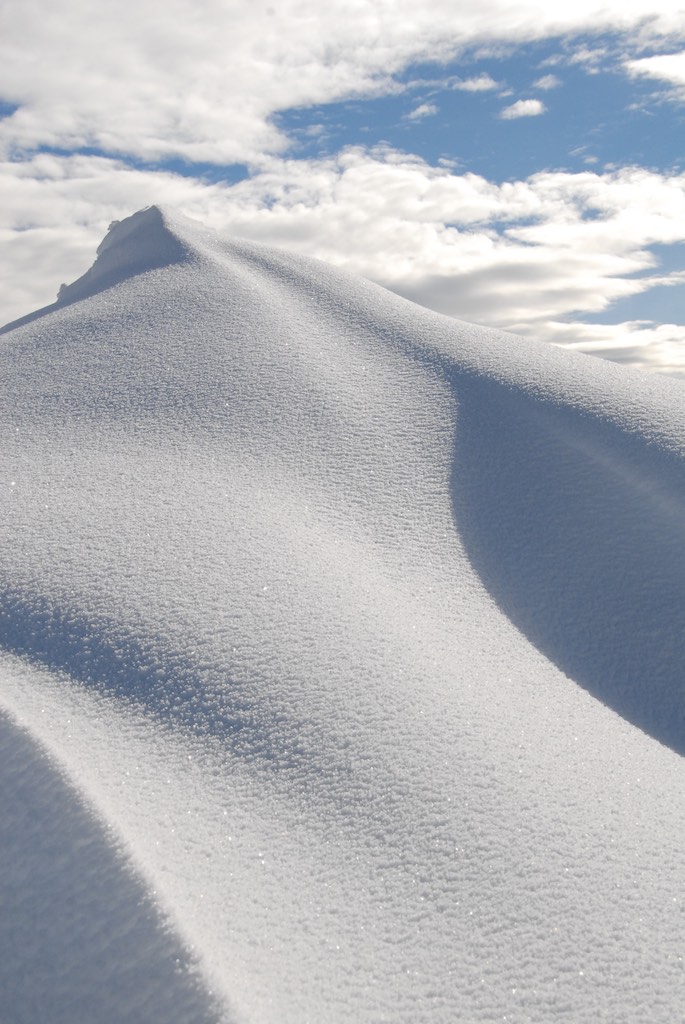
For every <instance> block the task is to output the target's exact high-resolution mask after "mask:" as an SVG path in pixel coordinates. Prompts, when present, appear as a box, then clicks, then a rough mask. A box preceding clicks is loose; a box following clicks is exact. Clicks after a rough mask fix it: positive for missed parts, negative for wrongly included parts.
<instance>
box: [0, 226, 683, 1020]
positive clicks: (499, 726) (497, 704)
mask: <svg viewBox="0 0 685 1024" xmlns="http://www.w3.org/2000/svg"><path fill="white" fill-rule="evenodd" d="M0 362H1V365H2V378H1V379H2V388H3V394H2V403H1V405H0V417H1V420H2V437H3V444H2V449H1V450H0V466H1V467H2V477H1V480H2V488H3V502H2V516H3V524H2V525H3V528H2V532H1V533H0V643H1V644H2V647H3V649H4V654H2V656H1V657H0V679H1V685H0V697H1V700H0V704H1V705H2V707H3V708H4V710H5V712H6V713H7V714H8V716H9V718H8V719H7V723H8V724H7V733H6V735H7V740H6V742H5V743H4V749H3V766H4V767H3V769H2V771H3V786H4V787H6V792H8V793H9V794H10V799H8V801H7V809H6V810H5V811H4V813H3V815H2V819H1V820H2V825H1V826H0V829H1V833H0V847H1V849H2V857H3V864H5V865H6V864H10V863H12V864H14V863H16V861H17V857H18V855H19V854H18V851H19V850H21V849H24V848H26V849H27V851H29V852H30V854H31V856H30V857H27V858H26V861H25V863H24V864H23V865H22V866H21V870H19V869H17V870H16V871H15V869H9V868H7V867H6V866H3V868H2V878H3V882H4V883H5V888H6V891H7V892H16V894H17V895H16V897H14V896H13V897H12V899H11V901H10V903H9V907H10V913H9V914H5V913H4V912H3V915H2V917H1V918H0V950H2V953H3V957H2V959H3V978H4V977H7V978H8V979H15V980H14V981H13V982H12V984H11V985H9V986H8V987H7V988H4V986H0V987H3V990H4V991H5V992H7V993H9V995H5V996H4V1000H5V1004H6V1005H4V1006H3V1007H2V1010H1V1011H0V1018H1V1019H2V1020H3V1021H4V1020H5V1019H7V1020H8V1021H10V1022H12V1024H15V1022H19V1021H22V1022H23V1021H24V1020H29V1019H33V1020H41V1021H47V1022H51V1021H55V1022H57V1021H60V1022H61V1021H62V1020H65V1021H66V1020H67V1019H68V1020H71V1021H77V1020H84V1021H86V1020H88V1021H91V1020H96V1019H97V1020H103V1021H106V1022H109V1021H110V1020H111V1021H114V1020H118V1019H122V1020H123V1019H127V1020H128V1019H130V1020H141V1021H142V1020H150V1021H158V1020H161V1019H164V1020H168V1021H170V1022H172V1024H176V1022H179V1024H180V1022H181V1021H188V1022H190V1021H192V1022H195V1021H204V1020H207V1021H210V1020H212V1021H214V1020H219V1019H221V1020H224V1021H241V1022H242V1021H245V1022H250V1024H251V1022H259V1024H267V1022H268V1024H281V1022H285V1024H295V1022H296V1024H303V1022H307V1021H311V1022H317V1024H318V1022H321V1021H325V1022H327V1024H328V1022H330V1024H336V1022H345V1024H347V1022H355V1024H356V1022H360V1024H361V1022H364V1024H367V1022H371V1021H382V1020H385V1021H392V1022H393V1024H400V1022H406V1024H409V1022H411V1024H415V1022H417V1021H421V1022H424V1021H425V1022H427V1024H428V1022H430V1024H454V1022H455V1021H464V1022H469V1024H470V1022H477V1021H482V1022H492V1021H496V1020H498V1021H499V1020H505V1019H506V1020H507V1021H513V1022H526V1021H534V1022H540V1024H549V1022H551V1021H568V1022H570V1024H571V1022H572V1024H584V1022H587V1024H590V1022H592V1024H595V1022H596V1021H611V1022H614V1021H616V1022H618V1021H620V1022H621V1024H630V1022H635V1024H644V1021H646V1020H649V1021H650V1022H653V1024H672V1022H673V1021H674V1020H677V1019H679V1016H680V1015H681V1013H682V1006H683V1004H684V1001H685V974H684V966H683V956H684V955H685V952H684V948H683V947H684V946H685V912H684V911H683V909H682V902H681V900H682V898H683V894H682V877H683V874H682V873H683V856H682V851H681V844H682V835H683V834H684V832H683V829H684V827H685V808H684V806H683V792H684V791H685V788H684V786H683V782H684V778H685V777H684V774H683V773H684V771H685V768H684V766H683V762H682V759H681V757H680V756H679V754H680V753H682V752H683V750H684V749H685V720H684V717H683V682H682V679H683V671H682V667H683V662H684V658H683V654H684V650H683V648H684V645H685V621H684V613H683V609H684V608H685V571H684V570H685V555H683V551H684V550H685V545H684V544H683V541H684V539H685V538H684V536H683V534H684V532H685V518H684V516H685V494H684V490H685V483H684V480H685V478H684V474H683V469H684V465H683V463H684V456H685V403H684V402H683V389H682V385H680V384H679V383H678V382H675V381H669V380H668V379H666V378H663V379H657V378H653V377H647V376H644V377H643V376H640V375H638V374H632V373H630V372H629V371H626V370H624V369H622V368H620V367H617V366H613V365H611V364H608V363H603V362H600V361H595V360H592V359H590V358H587V357H583V356H575V355H573V354H571V353H568V352H562V351H559V350H556V349H553V348H551V347H547V346H544V345H534V344H531V343H528V342H525V341H522V340H520V339H517V338H513V337H508V336H505V335H502V334H497V333H493V332H489V331H485V330H483V329H480V328H476V327H472V326H469V325H466V324H460V323H456V322H454V321H451V320H448V319H446V318H443V317H439V316H437V315H435V314H431V313H429V312H427V311H426V310H423V309H420V308H418V307H416V306H413V305H411V304H410V303H407V302H404V301H403V300H401V299H399V298H397V297H396V296H393V295H390V294H389V293H386V292H384V291H382V290H381V289H378V288H376V287H374V286H372V285H371V284H368V283H365V282H363V281H361V280H358V279H355V278H352V277H349V276H347V275H345V274H342V273H340V272H338V271H334V270H332V269H331V268H327V267H326V266H324V265H322V264H318V263H315V262H313V261H307V260H304V259H301V258H297V257H294V256H292V255H291V254H286V253H279V252H277V251H274V250H269V249H265V248H262V247H260V246H256V245H252V244H249V243H245V242H236V241H230V240H225V239H220V238H218V237H216V236H215V235H213V234H212V233H210V232H207V231H205V230H204V229H203V228H202V227H201V226H199V225H195V224H192V223H191V222H188V221H185V220H183V219H182V218H178V217H175V216H174V215H170V214H167V213H166V212H160V211H159V210H157V209H155V208H153V209H150V210H147V211H142V212H140V213H138V214H136V215H135V216H134V217H132V218H130V219H129V220H128V221H124V222H122V223H121V224H119V225H115V226H113V228H112V229H111V231H110V233H109V235H108V236H107V239H106V240H105V243H103V245H102V246H101V248H100V251H99V256H98V260H97V261H96V263H95V265H94V268H93V269H92V270H91V271H90V272H88V273H87V274H86V275H84V277H83V278H81V279H80V281H78V282H76V283H75V284H74V285H71V286H69V287H67V288H65V289H63V291H62V293H61V296H60V299H59V301H58V302H57V303H56V304H55V305H54V306H52V307H48V308H47V309H46V310H41V311H38V312H37V313H36V314H34V315H33V316H32V317H29V318H24V320H23V321H21V322H20V323H18V324H16V325H9V327H8V328H7V329H6V331H5V334H4V337H3V340H2V346H1V347H0ZM19 726H21V727H22V728H21V729H19ZM25 730H27V731H28V734H29V735H28V736H27V734H26V731H25ZM3 735H4V734H3ZM39 748H40V749H42V751H43V753H40V752H39ZM51 794H52V795H51ZM87 809H89V810H87ZM78 830H80V832H79V835H80V834H82V835H83V838H82V839H78V836H76V838H74V836H75V835H76V832H77V831H78ZM70 842H71V847H70V845H69V844H70ZM56 846H59V849H60V851H62V852H60V854H59V856H58V857H57V858H52V857H51V854H50V851H51V850H53V849H55V848H56ZM93 858H96V859H97V863H98V864H99V865H100V867H99V871H94V869H93V867H92V864H93ZM82 875H83V876H84V878H85V883H84V886H83V896H82V897H79V901H78V902H76V903H74V902H73V901H72V899H71V897H70V896H68V894H69V893H70V892H72V890H73V889H74V886H75V885H76V883H77V882H78V881H79V878H80V877H81V876H82ZM34 876H35V878H36V886H35V892H34V893H33V894H32V892H31V883H32V879H33V878H34ZM36 893H37V894H39V897H38V898H39V900H40V909H39V908H38V906H37V898H36ZM60 894H62V895H60ZM63 894H67V896H64V895H63ZM108 894H111V898H110V897H109V896H108ZM141 894H144V896H142V895H141ZM65 901H66V902H67V903H68V904H69V907H70V908H71V909H70V910H69V913H66V912H65V910H64V903H65ZM41 913H42V915H43V916H44V917H45V919H46V922H47V924H48V925H49V928H48V936H49V937H48V939H47V940H46V942H45V944H44V946H40V947H39V945H37V944H36V942H35V934H36V933H37V932H38V931H39V928H38V923H37V918H38V916H39V915H40V914H41ZM122 933H123V934H127V935H130V936H131V942H130V943H129V944H125V945H126V948H125V949H124V948H123V947H122V944H121V941H120V937H121V935H122ZM17 935H20V936H28V938H21V939H20V941H15V938H14V937H15V936H17ZM57 936H59V939H57V938H56V937H57ZM108 937H110V938H111V941H108ZM39 948H40V953H38V952H36V950H38V949H39ZM89 956H90V957H91V959H92V960H93V961H97V965H95V963H93V966H89V964H90V963H91V961H90V960H89V959H88V957H89ZM173 962H177V963H178V964H179V965H181V966H179V967H178V969H177V970H176V971H170V969H169V964H170V963H173ZM94 971H100V972H101V978H100V979H99V982H101V983H98V984H97V985H95V984H93V983H92V975H93V972H94ZM32 975H35V978H36V981H35V984H34V983H32V981H31V976H32ZM17 978H22V979H24V985H23V986H22V985H19V984H17V983H16V979H17ZM89 978H90V979H91V980H90V982H88V979H89ZM27 986H28V988H27ZM53 988H54V990H55V991H56V992H57V993H58V996H59V999H57V996H54V997H53ZM27 991H29V992H30V993H31V995H30V997H29V996H27ZM112 992H115V993H119V999H120V1004H119V1006H118V1007H117V1003H116V1000H114V1001H113V1000H112V999H111V998H110V994H111V993H112ZM69 998H71V1003H69ZM56 999H57V1001H55V1000H56ZM60 1000H61V1001H60ZM163 1000H166V1002H164V1001H163ZM55 1007H56V1008H55ZM65 1007H66V1008H67V1009H65ZM69 1014H71V1016H69ZM117 1014H119V1016H117Z"/></svg>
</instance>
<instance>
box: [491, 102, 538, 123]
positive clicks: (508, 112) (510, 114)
mask: <svg viewBox="0 0 685 1024" xmlns="http://www.w3.org/2000/svg"><path fill="white" fill-rule="evenodd" d="M546 110H547V108H546V107H545V104H544V103H543V102H542V101H541V100H517V101H516V103H512V104H511V106H509V107H505V108H504V109H503V110H501V111H500V115H499V116H500V117H501V118H503V119H504V120H505V121H513V120H515V119H516V118H519V117H539V115H540V114H544V113H545V111H546Z"/></svg>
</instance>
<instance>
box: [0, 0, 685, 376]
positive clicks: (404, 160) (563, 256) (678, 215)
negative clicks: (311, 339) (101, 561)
mask: <svg viewBox="0 0 685 1024" xmlns="http://www.w3.org/2000/svg"><path fill="white" fill-rule="evenodd" d="M655 11H657V13H654V12H655ZM0 197H1V202H0V282H1V283H0V321H1V322H3V323H5V322H7V321H9V320H12V319H14V318H16V317H19V316H22V315H23V314H25V313H27V312H30V311H31V310H33V309H35V308H37V307H39V306H43V305H45V304H47V303H49V302H52V301H53V300H54V298H55V296H56V293H57V290H58V288H59V285H60V284H61V283H62V282H63V281H70V280H73V279H74V278H75V277H77V276H79V275H80V274H81V273H82V272H83V271H84V270H85V269H86V268H87V267H88V266H89V265H90V264H91V263H92V260H93V258H94V253H95V248H96V246H97V244H98V242H99V241H100V239H101V238H102V236H103V234H104V233H105V231H106V229H107V227H108V225H109V223H110V222H111V221H112V220H115V219H120V218H121V217H125V216H127V215H128V214H130V213H132V212H133V211H134V210H136V209H139V208H140V207H142V206H146V205H149V204H150V203H167V204H172V205H173V206H175V207H177V208H178V209H180V210H182V211H183V212H185V213H186V214H188V215H189V216H192V217H196V218H198V219H200V220H203V221H205V222H206V223H209V224H212V225H214V226H215V227H217V228H219V229H221V230H224V231H229V232H233V233H235V234H237V235H240V236H243V237H249V238H253V239H258V240H261V241H265V242H268V243H271V244H275V245H279V246H282V247H286V248H292V249H297V250H298V251H300V252H303V253H307V254H309V255H313V256H317V257H320V258H323V259H325V260H328V261H330V262H333V263H336V264H339V265H341V266H346V267H347V268H348V269H351V270H353V271H356V272H358V273H361V274H365V275H367V276H368V277H371V278H372V279H374V280H376V281H378V282H380V283H381V284H383V285H386V286H387V287H389V288H392V289H394V290H395V291H397V292H399V293H400V294H402V295H405V296H407V297H409V298H411V299H413V300H415V301H417V302H421V303H423V304H425V305H428V306H431V307H433V308H435V309H438V310H440V311H441V312H444V313H448V314H450V315H453V316H457V317H460V318H462V319H465V320H472V321H475V322H479V323H485V324H491V325H495V326H498V327H503V328H505V329H508V330H513V331H516V332H518V333H521V334H525V335H528V336H531V337H538V338H541V339H546V340H549V341H555V342H558V343H561V344H564V345H569V346H573V347H576V348H581V349H582V350H584V351H589V352H593V353H595V354H601V355H605V356H608V357H610V358H614V359H617V360H619V361H621V362H625V363H627V364H630V365H635V366H640V367H643V368H645V369H648V370H657V371H661V372H666V373H670V374H674V375H676V376H680V377H682V378H683V379H685V3H682V4H681V3H679V2H678V0H660V2H659V4H656V5H655V4H654V3H648V2H647V0H625V2H623V3H620V4H619V3H618V2H616V0H610V2H609V3H608V4H606V5H599V4H594V3H589V2H587V0H575V2H574V3H572V4H559V5H556V4H549V3H546V2H544V0H540V2H532V0H531V2H525V0H521V2H508V0H479V3H477V4H471V3H469V4H467V3H466V2H461V0H460V2H456V0H422V2H421V4H420V5H419V4H417V3H416V0H345V2H344V3H343V2H342V0H329V2H328V3H327V4H326V5H325V6H324V5H322V4H320V3H319V0H280V2H279V0H264V2H262V0H249V2H247V0H167V2H166V3H164V4H161V3H159V2H158V0H135V3H134V2H132V0H112V2H111V3H109V4H101V5H100V4H98V5H95V4H93V3H92V0H62V3H60V4H59V5H57V6H56V5H55V4H54V3H53V2H51V0H4V2H3V4H2V6H1V7H0Z"/></svg>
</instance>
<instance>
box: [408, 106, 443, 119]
mask: <svg viewBox="0 0 685 1024" xmlns="http://www.w3.org/2000/svg"><path fill="white" fill-rule="evenodd" d="M437 112H438V108H437V106H436V105H435V103H422V104H421V105H420V106H418V107H416V108H415V110H412V111H411V112H410V113H409V114H407V120H408V121H422V120H423V119H424V118H425V117H433V115H434V114H437Z"/></svg>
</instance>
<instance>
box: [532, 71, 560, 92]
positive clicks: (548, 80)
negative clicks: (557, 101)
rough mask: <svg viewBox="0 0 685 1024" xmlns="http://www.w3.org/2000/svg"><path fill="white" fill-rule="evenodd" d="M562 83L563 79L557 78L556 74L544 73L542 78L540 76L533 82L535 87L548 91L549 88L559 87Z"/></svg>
mask: <svg viewBox="0 0 685 1024" xmlns="http://www.w3.org/2000/svg"><path fill="white" fill-rule="evenodd" d="M561 84H562V82H561V79H560V78H557V76H556V75H543V76H542V78H538V79H536V81H534V82H533V87H534V88H535V89H542V90H543V91H545V92H546V91H548V90H549V89H558V88H559V86H560V85H561Z"/></svg>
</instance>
